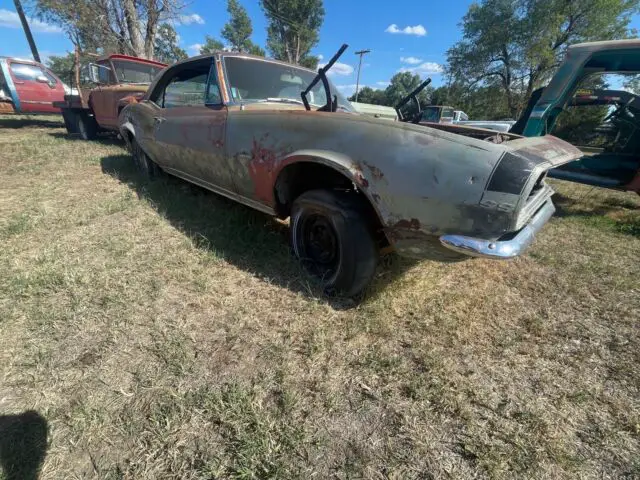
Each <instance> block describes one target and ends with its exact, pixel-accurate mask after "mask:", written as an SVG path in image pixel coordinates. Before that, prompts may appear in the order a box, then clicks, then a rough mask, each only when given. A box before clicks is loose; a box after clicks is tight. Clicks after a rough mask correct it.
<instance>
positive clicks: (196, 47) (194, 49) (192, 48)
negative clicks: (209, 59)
mask: <svg viewBox="0 0 640 480" xmlns="http://www.w3.org/2000/svg"><path fill="white" fill-rule="evenodd" d="M202 47H204V45H203V44H201V43H194V44H193V45H189V46H188V47H187V52H189V53H190V54H191V55H200V49H201V48H202Z"/></svg>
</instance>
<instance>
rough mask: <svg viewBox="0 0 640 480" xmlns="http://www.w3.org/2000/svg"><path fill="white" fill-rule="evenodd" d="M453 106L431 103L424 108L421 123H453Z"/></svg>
mask: <svg viewBox="0 0 640 480" xmlns="http://www.w3.org/2000/svg"><path fill="white" fill-rule="evenodd" d="M454 116H455V115H454V109H453V107H447V106H443V105H429V106H428V107H425V109H424V110H422V115H421V116H420V121H419V123H453V119H454Z"/></svg>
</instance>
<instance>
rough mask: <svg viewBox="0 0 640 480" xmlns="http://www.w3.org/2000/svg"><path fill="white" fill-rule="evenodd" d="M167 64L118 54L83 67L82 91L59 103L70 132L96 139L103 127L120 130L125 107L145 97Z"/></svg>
mask: <svg viewBox="0 0 640 480" xmlns="http://www.w3.org/2000/svg"><path fill="white" fill-rule="evenodd" d="M164 67H166V64H164V63H160V62H155V61H153V60H146V59H143V58H137V57H130V56H128V55H115V54H114V55H108V56H104V57H100V58H98V59H97V60H96V61H95V62H94V63H89V64H87V65H85V66H83V68H82V70H81V81H82V83H83V84H82V85H80V88H79V91H78V92H77V93H76V94H74V95H71V94H69V95H65V96H64V98H63V99H61V101H58V102H56V103H55V106H56V107H58V108H59V109H60V110H61V111H62V114H63V116H64V119H65V125H66V127H67V131H68V132H69V133H71V134H74V133H79V134H80V136H81V137H82V138H83V139H85V140H92V139H94V138H96V136H97V134H98V132H99V131H100V130H104V131H114V132H115V131H117V130H118V114H119V113H120V111H121V110H122V108H123V107H124V106H125V105H126V104H128V103H130V102H134V101H136V100H137V99H139V98H141V97H142V96H143V95H144V93H145V92H146V91H147V88H148V87H149V84H151V82H152V81H153V79H154V78H155V76H156V75H157V74H158V72H160V71H161V70H162V69H163V68H164Z"/></svg>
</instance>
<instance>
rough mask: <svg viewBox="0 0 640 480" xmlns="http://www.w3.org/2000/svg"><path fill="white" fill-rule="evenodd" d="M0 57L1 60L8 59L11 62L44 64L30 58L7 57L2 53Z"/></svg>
mask: <svg viewBox="0 0 640 480" xmlns="http://www.w3.org/2000/svg"><path fill="white" fill-rule="evenodd" d="M0 58H1V59H3V60H10V61H12V62H20V63H28V64H29V65H38V66H41V67H43V66H44V64H42V63H39V62H36V61H35V60H31V59H30V58H19V57H7V56H4V55H0Z"/></svg>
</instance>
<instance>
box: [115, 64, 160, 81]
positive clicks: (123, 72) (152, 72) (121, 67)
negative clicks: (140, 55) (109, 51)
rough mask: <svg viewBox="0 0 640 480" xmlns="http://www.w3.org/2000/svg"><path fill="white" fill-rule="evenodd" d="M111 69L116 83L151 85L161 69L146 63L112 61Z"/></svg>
mask: <svg viewBox="0 0 640 480" xmlns="http://www.w3.org/2000/svg"><path fill="white" fill-rule="evenodd" d="M113 68H115V72H114V73H115V75H116V77H117V79H118V82H126V83H151V82H152V81H153V79H154V78H155V76H156V75H157V73H158V72H159V71H160V70H162V67H159V66H156V65H149V64H146V63H138V62H129V61H126V60H114V61H113Z"/></svg>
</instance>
